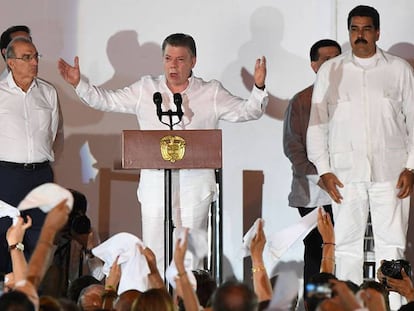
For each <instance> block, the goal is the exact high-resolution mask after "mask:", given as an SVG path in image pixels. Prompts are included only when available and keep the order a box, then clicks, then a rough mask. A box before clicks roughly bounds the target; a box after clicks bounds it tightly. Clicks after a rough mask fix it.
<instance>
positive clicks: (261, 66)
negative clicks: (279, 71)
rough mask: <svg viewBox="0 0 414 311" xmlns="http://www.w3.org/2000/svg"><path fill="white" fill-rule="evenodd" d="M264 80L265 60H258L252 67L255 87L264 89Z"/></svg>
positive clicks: (263, 58)
mask: <svg viewBox="0 0 414 311" xmlns="http://www.w3.org/2000/svg"><path fill="white" fill-rule="evenodd" d="M265 80H266V58H265V57H264V56H262V58H258V59H257V60H256V64H255V66H254V83H255V84H256V86H258V87H259V88H260V87H264V86H265Z"/></svg>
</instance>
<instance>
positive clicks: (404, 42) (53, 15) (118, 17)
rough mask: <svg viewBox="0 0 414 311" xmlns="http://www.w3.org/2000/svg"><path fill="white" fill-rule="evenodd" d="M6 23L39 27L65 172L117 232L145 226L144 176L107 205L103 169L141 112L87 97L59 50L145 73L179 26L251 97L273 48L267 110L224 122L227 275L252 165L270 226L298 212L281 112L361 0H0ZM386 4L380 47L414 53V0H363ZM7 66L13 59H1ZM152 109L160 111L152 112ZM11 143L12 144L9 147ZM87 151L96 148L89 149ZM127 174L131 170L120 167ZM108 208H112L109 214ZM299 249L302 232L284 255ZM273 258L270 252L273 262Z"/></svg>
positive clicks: (113, 165) (113, 71)
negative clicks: (70, 77)
mask: <svg viewBox="0 0 414 311" xmlns="http://www.w3.org/2000/svg"><path fill="white" fill-rule="evenodd" d="M1 2H2V6H1V7H2V12H3V13H2V18H1V19H0V30H1V31H3V29H6V28H7V27H8V26H10V25H17V24H26V25H28V26H30V27H31V29H32V32H33V40H34V42H35V43H36V45H37V48H38V50H39V52H40V53H42V54H43V58H42V59H41V62H40V76H41V77H43V78H44V79H46V80H48V81H50V82H52V83H53V84H54V85H55V86H56V87H57V89H58V92H59V97H60V100H61V105H62V109H63V115H64V122H65V139H66V143H65V151H64V154H63V156H62V157H61V158H59V159H57V162H56V164H55V172H56V180H57V182H58V183H60V184H62V185H64V186H66V187H71V188H74V189H78V190H79V191H81V192H83V193H85V194H86V195H87V198H88V201H89V211H88V214H89V215H90V217H91V218H92V220H93V224H94V226H95V227H97V228H99V225H98V221H100V220H99V219H102V218H105V217H106V219H107V221H108V226H109V231H108V232H101V234H102V235H103V236H106V235H108V234H113V233H116V232H119V231H129V232H132V233H135V234H137V235H140V214H139V204H138V202H137V200H136V195H135V190H136V182H131V181H126V180H120V181H117V180H115V178H114V180H113V182H112V184H111V196H110V210H109V211H103V210H102V208H101V205H102V197H103V195H104V193H102V191H104V190H103V188H102V187H100V184H99V181H100V178H101V174H99V171H98V170H99V169H101V168H109V169H111V170H114V171H115V172H119V170H118V168H119V159H120V154H121V149H120V139H119V138H120V133H121V130H123V129H137V128H138V127H137V124H136V120H135V117H134V116H132V115H121V114H115V113H111V114H110V113H103V112H99V111H94V110H92V109H89V108H87V107H85V106H83V105H82V104H81V103H80V101H79V100H78V99H77V98H76V96H75V95H74V91H73V90H72V88H71V87H70V86H68V85H66V84H65V83H64V82H63V80H62V79H61V78H60V76H59V74H58V72H57V68H56V62H57V59H58V58H59V57H63V58H64V59H66V60H67V61H71V62H72V61H73V57H74V56H75V55H78V56H79V57H80V65H81V71H82V73H83V74H85V75H86V76H87V77H88V78H89V79H90V80H91V81H92V82H93V83H94V84H96V85H102V86H105V87H107V88H119V87H122V86H126V85H128V84H130V83H132V82H134V81H135V80H137V79H138V78H139V77H140V76H142V75H144V74H159V73H161V70H162V67H161V51H160V44H161V42H162V40H163V39H164V38H165V37H166V36H167V35H169V34H170V33H174V32H185V33H189V34H191V35H192V36H193V37H194V38H195V40H196V42H197V48H198V58H197V59H198V61H197V65H196V68H195V70H194V72H195V74H196V75H197V76H200V77H203V78H205V79H206V80H210V79H218V80H221V81H222V83H223V84H224V86H225V87H227V88H228V89H229V90H230V91H232V92H233V93H235V94H237V95H240V96H247V95H248V93H249V85H251V73H252V71H253V66H254V62H255V59H256V58H257V57H259V56H261V55H265V56H266V57H267V60H268V61H267V64H268V78H267V82H266V85H267V88H268V90H269V92H270V93H271V100H270V104H269V107H268V110H267V113H266V115H265V116H264V117H263V118H262V119H260V120H259V121H254V122H249V123H244V124H229V123H222V124H221V128H222V129H223V146H224V159H223V161H224V183H223V189H224V253H225V257H226V262H227V263H228V264H227V265H226V271H225V274H227V275H228V274H233V273H234V274H235V275H236V276H237V277H239V278H240V277H241V276H242V267H243V262H242V260H241V258H240V247H241V238H242V235H243V225H242V224H243V213H242V206H243V192H248V191H249V189H243V180H242V176H243V171H246V170H253V171H261V172H262V173H263V176H264V184H263V189H262V193H261V195H262V206H257V208H258V209H260V210H261V211H260V214H261V215H262V217H263V218H264V219H265V220H266V231H267V232H268V233H270V232H273V231H276V230H279V229H282V228H284V227H286V226H288V225H289V224H293V223H294V222H295V221H297V220H298V219H299V216H298V214H297V212H296V210H293V209H291V208H289V207H288V206H287V195H288V193H289V188H290V164H289V162H288V161H287V159H286V158H285V156H284V154H283V151H282V121H281V119H282V118H283V112H284V109H285V107H286V105H287V101H288V100H289V98H290V97H291V96H292V95H294V94H295V93H296V92H297V91H299V90H301V89H303V88H305V87H306V86H308V85H309V84H311V83H312V81H313V79H314V73H313V72H312V70H311V69H310V66H309V56H308V55H309V48H310V46H311V45H312V44H313V43H314V42H315V41H316V40H319V39H322V38H332V39H336V40H338V42H339V43H340V44H342V45H343V46H344V49H347V47H348V44H347V29H346V17H347V14H348V12H349V10H350V9H352V8H353V7H354V6H356V5H358V4H360V3H359V2H357V1H354V0H342V1H341V0H337V1H335V0H291V1H283V0H256V1H247V0H227V1H223V0H210V1H200V0H195V1H194V0H181V1H161V0H154V1H142V0H117V1H110V0H82V1H80V0H78V1H76V0H72V1H64V0H36V1H25V0H13V1H6V0H2V1H1ZM365 4H368V5H373V6H375V7H376V8H377V9H378V10H379V12H380V14H381V26H382V27H381V28H382V31H381V39H380V41H379V46H381V47H383V48H384V49H386V50H391V51H394V52H395V53H397V54H400V55H402V56H404V57H406V58H411V59H414V49H413V47H412V44H411V42H413V41H414V33H413V31H412V29H414V20H413V19H412V16H411V15H410V14H411V13H412V12H413V11H414V2H412V1H409V0H395V1H392V2H390V1H387V0H377V1H365ZM1 65H2V66H3V67H4V64H3V63H2V64H1ZM154 113H155V111H154ZM2 148H4V147H2ZM88 155H90V156H88ZM121 179H122V178H121ZM101 213H106V214H105V215H101ZM301 258H302V248H301V245H300V243H298V246H297V247H295V248H294V249H293V250H292V251H290V252H289V253H288V254H286V256H284V257H283V258H282V259H281V261H298V262H300V261H301ZM270 264H274V262H273V263H270V261H269V265H270Z"/></svg>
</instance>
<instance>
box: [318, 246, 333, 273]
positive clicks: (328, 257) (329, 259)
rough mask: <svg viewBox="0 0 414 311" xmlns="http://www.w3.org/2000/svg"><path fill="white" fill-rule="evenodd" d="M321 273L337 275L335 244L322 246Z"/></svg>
mask: <svg viewBox="0 0 414 311" xmlns="http://www.w3.org/2000/svg"><path fill="white" fill-rule="evenodd" d="M321 272H326V273H331V274H334V273H335V244H323V245H322V260H321Z"/></svg>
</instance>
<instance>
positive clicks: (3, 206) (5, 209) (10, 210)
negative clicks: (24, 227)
mask: <svg viewBox="0 0 414 311" xmlns="http://www.w3.org/2000/svg"><path fill="white" fill-rule="evenodd" d="M19 216H20V211H19V210H18V209H17V208H15V207H14V206H11V205H10V204H8V203H6V202H4V201H2V200H0V218H3V217H10V218H11V219H12V220H13V224H14V223H15V222H16V221H17V217H19Z"/></svg>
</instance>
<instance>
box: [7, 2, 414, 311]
mask: <svg viewBox="0 0 414 311" xmlns="http://www.w3.org/2000/svg"><path fill="white" fill-rule="evenodd" d="M347 23H348V24H347V27H348V32H349V40H350V46H351V49H350V50H349V51H347V52H344V53H342V54H341V52H342V51H341V47H340V45H339V44H338V43H337V42H335V41H333V40H328V39H324V40H320V41H318V42H316V43H315V44H314V45H313V46H312V47H311V49H310V60H311V67H312V69H313V70H314V72H315V73H316V74H317V76H316V80H315V83H314V84H313V85H312V86H310V87H308V88H306V89H305V90H303V91H301V92H299V93H298V94H296V95H295V96H294V97H293V98H292V100H291V101H290V103H289V107H288V109H287V111H286V115H285V120H284V133H283V142H284V151H285V154H286V156H287V157H288V158H289V160H290V161H291V162H292V172H293V179H292V192H291V194H290V195H289V205H290V206H292V207H295V208H298V211H299V213H300V215H301V216H302V217H305V215H307V214H309V213H312V212H313V213H315V212H316V213H317V223H316V224H315V226H316V228H315V229H314V230H313V231H311V232H310V233H309V235H308V236H307V237H306V238H305V240H304V242H305V254H304V290H303V300H304V304H305V307H306V310H308V311H312V310H346V311H351V310H370V311H373V310H378V311H382V310H411V309H414V286H413V283H412V280H411V277H412V275H411V268H410V264H409V263H407V262H406V261H405V262H404V261H402V260H401V259H403V258H404V252H405V247H406V235H407V228H408V211H409V196H410V194H411V192H412V187H413V184H414V138H413V127H414V106H413V103H414V74H413V68H412V67H411V66H410V65H409V64H408V63H407V62H405V61H404V60H402V59H400V58H398V57H396V56H393V55H391V54H389V53H387V52H385V51H383V50H381V49H380V48H379V47H377V45H376V42H377V41H378V39H379V35H380V18H379V14H378V12H377V11H376V9H375V8H373V7H370V6H364V5H359V6H357V7H355V8H353V9H352V10H351V11H350V12H349V15H348V20H347ZM0 48H1V52H2V55H3V57H4V60H5V61H6V64H7V68H6V70H5V72H4V73H3V74H2V77H1V78H0V102H2V105H4V109H5V111H7V113H4V114H1V115H0V123H1V127H2V131H1V132H0V143H1V145H3V146H8V148H7V149H6V148H2V149H1V150H0V200H1V208H2V209H4V210H8V213H9V214H7V215H6V214H4V213H3V214H4V215H3V214H2V215H3V217H0V272H2V273H4V282H0V284H2V285H3V288H2V289H1V290H2V292H1V296H0V310H2V311H3V310H4V311H13V310H23V311H24V310H30V311H31V310H45V311H46V310H48V311H49V310H53V311H54V310H59V311H61V310H85V311H86V310H119V311H124V310H132V311H137V310H142V311H146V310H148V311H150V310H156V311H163V310H165V311H169V310H186V311H200V310H213V311H255V310H295V309H296V308H297V306H298V300H300V298H301V297H299V296H300V291H297V292H294V293H293V295H292V297H291V296H290V295H285V296H284V295H283V294H281V292H282V289H283V287H284V285H285V284H283V282H284V281H285V280H284V278H283V277H282V275H279V276H278V277H277V278H276V280H275V282H274V284H272V282H271V279H270V277H269V273H268V271H267V268H266V266H265V260H264V258H263V252H264V250H265V247H266V235H265V232H264V223H263V221H262V220H259V221H258V222H257V227H256V228H255V230H256V231H255V232H254V237H253V238H252V239H251V241H250V243H249V246H248V247H249V251H250V256H251V263H252V269H251V272H252V285H251V286H250V285H249V284H247V283H245V282H242V281H239V280H235V279H233V280H226V281H224V282H223V283H221V284H217V280H215V279H213V278H212V277H211V276H210V275H209V272H208V271H204V270H199V269H198V268H200V267H202V263H203V258H200V257H199V256H197V254H196V252H195V251H194V249H195V248H196V247H195V245H196V244H197V240H196V238H195V237H194V236H192V237H191V239H190V238H189V237H190V236H191V234H192V232H195V231H199V232H202V236H204V235H206V234H207V215H208V208H209V206H210V204H211V203H212V202H213V201H214V200H215V199H216V196H217V193H216V192H217V190H216V185H215V177H214V171H213V170H210V169H206V170H200V169H199V170H175V171H174V172H173V176H172V180H173V183H172V203H173V204H172V205H173V206H172V210H173V215H172V218H173V219H172V220H173V222H174V226H175V228H176V229H177V232H178V229H179V230H181V233H182V234H177V236H176V240H175V242H174V248H173V249H174V251H173V259H172V263H171V264H170V266H169V267H168V269H167V271H164V268H165V265H164V263H165V254H164V241H163V239H160V237H159V229H160V228H163V223H164V219H163V217H164V213H163V210H164V198H163V196H160V195H159V193H162V192H163V188H164V184H163V183H164V175H163V172H162V171H161V170H142V171H141V177H140V183H139V188H138V199H139V200H140V202H141V214H142V229H143V236H142V241H141V240H140V239H139V238H137V237H135V236H132V235H129V234H123V235H122V233H121V235H118V236H117V237H115V236H113V237H110V238H109V239H108V240H107V241H104V242H102V243H96V244H93V245H91V243H90V241H89V239H90V238H91V236H92V233H93V231H92V228H91V224H90V222H89V220H88V219H87V217H86V219H85V216H86V215H85V214H86V202H83V204H84V207H83V208H81V209H80V210H79V205H78V204H79V199H83V200H84V199H85V198H82V194H80V193H77V192H76V191H74V190H71V191H68V190H67V189H66V190H65V189H63V188H62V191H57V192H58V193H64V194H65V197H63V198H62V197H61V198H60V200H59V201H58V202H56V200H55V199H56V193H52V192H53V191H51V190H50V192H48V191H46V192H42V193H41V195H40V197H41V198H42V200H43V201H41V202H40V203H41V204H40V203H39V205H35V206H29V208H28V207H27V206H22V202H24V200H27V197H26V196H27V195H30V194H31V193H32V192H31V191H33V190H36V189H38V187H41V186H43V185H47V184H52V185H55V184H54V176H53V170H52V166H51V162H53V161H54V159H55V156H56V155H57V154H58V153H59V150H60V142H61V139H62V137H63V135H62V128H63V127H62V116H61V111H60V107H59V101H58V96H57V92H56V90H55V88H54V87H53V86H52V85H51V84H50V83H48V82H46V81H44V80H42V79H40V78H38V77H37V73H38V61H39V58H40V55H39V53H38V51H37V49H36V46H35V44H34V43H33V41H32V38H31V33H30V29H29V28H28V27H27V26H13V27H10V28H9V29H7V30H6V31H5V32H4V33H3V34H2V36H1V38H0ZM162 57H163V60H162V61H163V66H164V74H163V75H161V76H159V77H151V76H144V77H142V78H141V79H140V80H139V81H137V82H136V83H133V84H132V85H130V86H128V87H125V88H122V89H118V90H106V89H104V88H101V87H97V86H94V85H93V84H91V83H90V82H89V81H88V80H87V79H86V78H84V77H83V76H82V75H81V71H80V65H79V59H78V57H75V59H74V64H73V65H70V64H69V63H68V62H66V61H65V60H63V59H60V60H59V61H58V69H59V72H60V74H61V76H62V77H63V79H64V80H65V81H66V82H67V83H69V84H70V85H72V86H73V87H74V90H75V92H76V94H77V95H78V97H79V99H80V100H81V101H82V102H83V103H84V104H86V105H88V106H90V107H92V108H94V109H98V110H103V111H109V112H121V113H129V114H134V115H136V116H137V120H138V123H139V126H140V129H142V130H154V129H164V126H165V123H164V122H162V118H163V115H164V114H163V111H166V110H168V109H170V110H171V109H172V107H173V105H176V108H177V113H176V114H172V115H170V116H169V117H170V122H171V123H173V122H172V119H173V118H174V119H175V118H177V119H176V120H174V123H173V124H170V125H171V127H174V126H175V128H174V129H178V130H191V129H215V128H217V127H218V122H219V121H221V120H224V121H230V122H245V121H250V120H256V119H258V118H260V117H261V116H262V115H263V113H264V111H265V109H266V105H267V102H268V93H267V91H266V85H265V79H266V59H265V57H264V56H261V57H259V58H257V60H256V63H255V68H254V86H253V88H252V91H251V94H250V96H249V98H247V99H242V98H240V97H238V96H235V95H233V94H231V93H230V92H228V91H227V90H226V89H225V88H224V87H223V86H222V84H221V83H220V82H218V81H216V80H212V81H208V82H207V81H204V80H203V79H201V78H199V77H196V76H194V74H193V68H194V66H195V65H196V60H197V51H196V44H195V41H194V39H193V38H192V37H191V36H190V35H187V34H183V33H175V34H171V35H169V36H168V37H167V38H166V39H165V40H164V41H163V43H162ZM155 94H157V99H156V98H155ZM178 95H179V96H178ZM178 97H179V98H180V99H181V100H180V102H177V98H178ZM155 99H156V100H155ZM153 100H154V101H155V104H156V106H157V114H154V105H153V104H152V101H153ZM206 102H207V103H209V105H206V104H205V103H206ZM178 112H180V113H178ZM160 121H161V122H160ZM351 121H353V122H352V124H350V122H351ZM22 129H25V130H22ZM59 187H60V186H57V185H55V186H53V187H52V188H53V189H60V188H59ZM52 188H49V189H52ZM42 189H43V188H42ZM38 195H39V191H38ZM75 196H76V197H75ZM37 199H39V197H37ZM45 202H46V203H45ZM23 205H24V204H23ZM45 205H51V206H50V208H44V206H45ZM9 207H10V208H11V209H10V208H9ZM14 208H17V211H18V212H17V211H16V213H14V212H13V211H14ZM10 210H11V211H12V212H10ZM74 211H77V212H76V213H77V214H76V215H77V217H76V219H77V220H78V221H80V226H78V225H79V224H77V225H75V224H74V219H73V217H74V216H73V215H74ZM79 211H81V212H79ZM369 214H370V215H371V220H372V226H373V234H374V241H375V252H376V258H375V260H376V267H377V268H378V270H377V279H378V281H374V280H371V281H363V278H362V276H363V273H362V270H363V260H364V258H363V238H364V233H365V227H366V223H367V219H368V215H369ZM68 236H69V238H68ZM115 238H120V239H121V240H123V241H124V242H125V243H126V244H125V245H127V246H122V245H121V243H118V242H113V240H112V242H110V240H111V239H115ZM68 239H69V240H70V241H71V240H77V241H78V242H79V244H80V245H81V249H82V254H83V255H84V256H85V258H86V260H87V261H89V263H90V264H91V265H90V266H89V268H90V270H89V273H81V275H79V276H78V277H76V278H72V279H71V278H69V277H67V275H66V277H64V278H61V279H60V281H61V282H60V283H59V284H58V283H54V282H53V281H52V280H53V279H48V272H49V271H50V267H51V263H54V264H55V268H56V267H57V270H59V266H61V268H62V271H63V264H62V262H63V261H61V260H60V259H61V258H58V256H59V254H62V252H64V251H62V250H66V247H67V246H68V245H69V244H68V243H69V242H68ZM190 241H191V242H190ZM191 243H195V244H194V245H191ZM191 249H192V251H191ZM63 257H64V256H63ZM63 257H62V258H63ZM394 259H399V261H393V260H394ZM390 261H391V262H392V263H393V264H394V266H392V267H393V269H394V271H393V273H390V272H389V270H390V269H384V267H385V264H387V263H389V262H390ZM92 262H93V264H92ZM66 263H68V264H69V265H70V264H71V262H70V261H69V262H66ZM396 263H397V264H396ZM398 264H400V265H398ZM52 266H53V264H52ZM395 267H397V268H395ZM92 270H93V271H92ZM395 270H396V271H395ZM65 273H69V272H68V271H65ZM167 275H168V276H167ZM166 281H168V282H166ZM62 282H63V283H62ZM62 284H63V286H61V285H62ZM51 287H55V289H59V290H57V291H52V290H51ZM290 294H292V293H290ZM286 297H289V299H287V298H286Z"/></svg>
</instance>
